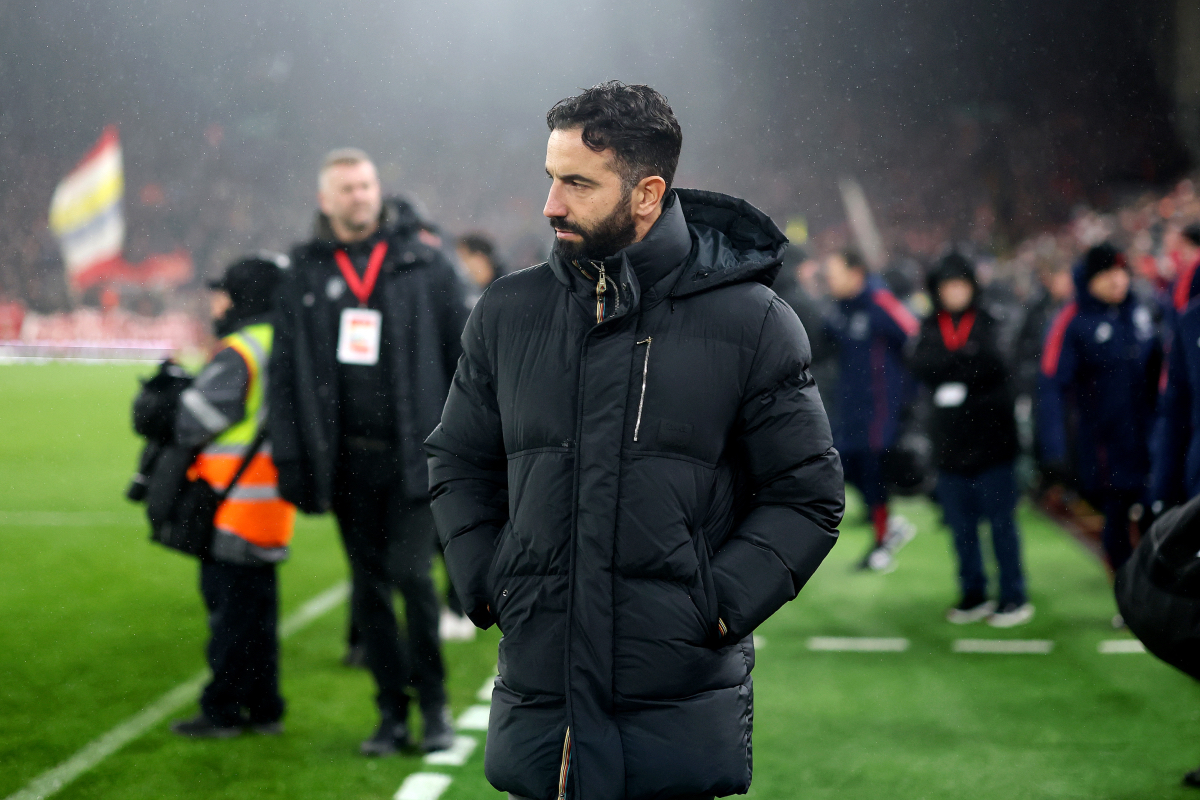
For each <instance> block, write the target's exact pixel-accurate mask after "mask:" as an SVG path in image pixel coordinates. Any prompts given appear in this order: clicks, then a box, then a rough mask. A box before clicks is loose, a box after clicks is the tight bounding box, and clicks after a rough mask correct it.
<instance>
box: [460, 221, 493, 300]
mask: <svg viewBox="0 0 1200 800" xmlns="http://www.w3.org/2000/svg"><path fill="white" fill-rule="evenodd" d="M455 251H456V253H457V255H458V262H459V263H460V264H462V266H463V270H464V271H465V272H466V274H467V279H468V281H469V286H468V291H467V302H468V304H469V305H471V306H474V305H475V301H477V300H478V299H479V296H480V295H481V294H483V290H484V289H486V288H487V287H488V286H490V285H491V283H492V281H494V280H496V278H498V277H500V274H501V272H502V270H501V269H500V266H499V261H498V258H497V255H496V246H495V244H493V243H492V240H491V239H490V238H488V237H487V236H485V235H484V234H482V233H468V234H466V235H465V236H460V237H459V239H458V242H457V244H456V245H455Z"/></svg>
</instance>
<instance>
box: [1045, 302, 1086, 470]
mask: <svg viewBox="0 0 1200 800" xmlns="http://www.w3.org/2000/svg"><path fill="white" fill-rule="evenodd" d="M1057 322H1058V321H1057V320H1056V324H1055V325H1054V326H1051V328H1050V332H1049V333H1048V334H1047V336H1046V344H1045V346H1044V347H1043V348H1042V373H1041V375H1039V376H1038V419H1037V425H1038V435H1039V440H1040V442H1041V446H1042V459H1043V461H1045V462H1046V463H1047V464H1061V463H1063V462H1065V461H1066V460H1067V423H1066V419H1067V401H1066V390H1067V388H1068V387H1069V386H1070V384H1071V382H1072V381H1073V380H1074V379H1075V370H1076V369H1078V366H1079V353H1078V349H1077V348H1078V345H1077V344H1076V341H1075V337H1074V336H1072V335H1071V329H1072V326H1071V325H1069V324H1068V323H1063V326H1062V328H1061V330H1059V326H1058V324H1057Z"/></svg>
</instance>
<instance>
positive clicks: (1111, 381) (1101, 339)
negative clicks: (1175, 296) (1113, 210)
mask: <svg viewBox="0 0 1200 800" xmlns="http://www.w3.org/2000/svg"><path fill="white" fill-rule="evenodd" d="M1074 279H1075V300H1074V302H1072V303H1069V304H1068V305H1067V306H1066V307H1064V308H1063V309H1062V311H1060V312H1059V313H1058V315H1057V316H1056V317H1055V318H1054V322H1053V324H1051V326H1050V330H1049V332H1048V333H1047V334H1046V343H1045V346H1044V347H1043V349H1042V375H1041V380H1040V389H1039V398H1040V402H1039V413H1038V431H1039V434H1040V442H1041V447H1042V458H1043V461H1044V462H1045V463H1046V464H1047V469H1048V471H1050V472H1051V474H1054V473H1058V474H1062V473H1063V472H1065V471H1066V469H1065V466H1064V465H1065V463H1066V462H1067V459H1068V456H1069V455H1071V454H1070V453H1069V452H1068V446H1067V420H1068V417H1070V418H1073V419H1075V420H1076V421H1077V430H1078V435H1077V437H1076V438H1077V444H1076V447H1075V450H1076V452H1075V453H1074V459H1073V463H1074V464H1075V467H1076V470H1075V471H1076V474H1077V477H1078V482H1079V487H1078V488H1079V491H1080V494H1082V495H1083V497H1084V498H1085V499H1086V500H1087V501H1088V502H1089V503H1091V504H1092V505H1093V506H1095V507H1096V508H1097V509H1098V510H1100V511H1101V513H1103V515H1104V531H1103V545H1104V552H1105V554H1106V556H1107V558H1108V563H1109V566H1110V567H1111V568H1112V569H1113V570H1116V569H1119V568H1120V566H1121V565H1122V564H1124V563H1125V560H1126V559H1128V558H1129V554H1130V552H1131V550H1132V546H1131V543H1130V537H1129V512H1130V509H1131V508H1132V507H1133V505H1134V504H1135V503H1139V502H1141V501H1142V500H1143V499H1144V495H1145V493H1146V488H1147V487H1146V483H1147V477H1148V474H1149V472H1150V453H1149V448H1148V442H1149V437H1150V428H1151V424H1152V421H1153V417H1154V409H1155V403H1156V399H1157V396H1158V383H1159V377H1160V371H1161V368H1162V344H1161V341H1160V339H1159V336H1158V330H1157V328H1156V326H1155V324H1154V319H1153V316H1152V314H1151V312H1150V310H1149V309H1148V308H1146V307H1145V306H1144V305H1142V304H1140V303H1139V302H1138V301H1137V300H1136V299H1135V298H1134V296H1133V295H1132V293H1131V292H1130V291H1129V284H1130V272H1129V266H1128V263H1127V261H1126V258H1125V255H1124V254H1123V253H1121V252H1120V251H1119V250H1117V249H1116V248H1115V247H1113V246H1112V245H1111V244H1109V243H1104V244H1101V245H1097V246H1096V247H1093V248H1091V249H1090V250H1088V252H1087V253H1086V254H1085V255H1084V257H1083V259H1082V260H1080V262H1079V263H1078V264H1077V265H1076V267H1075V270H1074Z"/></svg>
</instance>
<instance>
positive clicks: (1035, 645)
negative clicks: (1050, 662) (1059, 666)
mask: <svg viewBox="0 0 1200 800" xmlns="http://www.w3.org/2000/svg"><path fill="white" fill-rule="evenodd" d="M952 649H953V651H954V652H955V653H1000V654H1006V655H1007V654H1025V655H1039V656H1044V655H1046V654H1048V653H1049V652H1050V651H1051V650H1053V649H1054V642H1052V641H1050V640H1049V639H955V640H954V646H953V648H952Z"/></svg>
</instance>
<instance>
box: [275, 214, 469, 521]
mask: <svg viewBox="0 0 1200 800" xmlns="http://www.w3.org/2000/svg"><path fill="white" fill-rule="evenodd" d="M316 228H317V229H316V235H315V236H314V238H313V239H312V240H310V241H308V242H306V243H304V244H301V245H299V246H297V247H296V248H295V249H294V250H293V251H292V268H291V269H289V270H288V271H287V273H286V274H285V277H284V278H283V280H282V281H281V284H280V288H279V293H278V298H277V300H278V314H277V322H276V328H275V347H274V351H273V353H272V356H271V373H270V392H271V446H272V448H273V455H274V459H275V464H276V466H278V468H279V491H280V494H281V495H282V496H283V498H284V499H285V500H287V501H289V502H291V503H294V504H295V505H296V506H297V507H299V508H300V509H301V510H303V511H305V512H309V513H313V512H323V511H327V510H328V509H329V507H330V504H331V501H332V493H333V475H334V471H335V469H336V468H337V457H338V453H339V451H340V450H342V449H343V448H344V447H345V446H346V444H347V442H346V441H345V440H346V438H348V437H351V436H353V437H356V438H358V439H373V440H378V441H381V442H383V443H385V445H386V447H387V448H388V450H387V451H388V452H389V453H390V454H393V455H394V456H395V467H396V468H398V472H399V479H400V481H401V482H402V483H403V489H404V492H405V494H406V495H407V496H408V497H409V498H410V499H412V500H414V501H419V500H425V499H426V498H428V483H427V480H426V476H427V472H426V467H425V458H424V452H423V450H422V442H423V441H424V439H425V437H426V436H428V435H429V432H430V431H432V430H433V428H434V426H435V425H437V420H438V417H439V415H440V414H441V410H442V404H443V403H444V402H445V398H446V392H447V390H448V389H449V386H450V378H451V376H452V375H453V374H454V367H455V364H456V363H457V361H458V355H459V353H460V344H459V336H460V334H461V333H462V329H463V325H464V324H465V322H466V316H467V307H466V302H465V294H464V290H463V286H462V284H461V283H460V281H459V279H458V276H457V273H456V272H455V270H454V267H453V265H452V264H451V263H450V261H449V260H448V259H447V258H446V256H445V255H444V254H443V253H442V251H441V249H440V248H439V247H438V246H437V242H436V241H435V240H433V239H430V237H429V236H428V234H425V233H423V231H424V226H423V225H422V223H421V220H420V219H419V218H418V216H417V215H416V213H415V212H414V211H413V209H412V207H411V206H409V205H408V204H407V203H404V202H403V201H399V200H395V199H390V200H388V201H386V202H385V203H384V207H383V210H382V211H381V215H380V225H379V230H378V231H377V232H376V233H375V234H374V235H372V236H371V237H369V238H368V239H366V240H365V241H363V242H359V243H357V244H354V245H349V246H346V247H345V249H346V250H347V252H348V255H349V256H350V258H351V261H352V262H355V267H356V269H357V270H358V272H359V275H360V276H361V275H362V274H363V270H364V267H365V263H366V260H367V257H368V255H369V253H370V251H371V250H372V248H373V247H374V246H375V244H376V243H377V242H379V241H386V242H387V244H388V249H387V254H386V258H385V260H384V262H383V266H382V269H381V271H380V275H379V278H378V281H377V283H376V286H375V289H374V291H373V292H372V293H371V296H370V299H369V300H368V306H369V307H371V308H374V309H376V310H378V311H380V312H381V313H382V315H383V326H382V327H383V332H382V341H381V348H380V357H379V359H380V363H379V364H378V365H376V366H374V367H354V366H350V365H346V364H340V363H338V361H337V357H336V356H337V339H338V324H339V318H340V314H341V312H342V310H343V309H344V308H347V307H349V306H353V305H357V302H358V301H357V299H356V298H355V297H354V296H353V293H352V292H351V291H350V289H349V288H348V287H347V285H346V281H345V279H344V278H343V277H342V275H341V272H340V271H339V269H338V267H337V264H336V262H335V260H334V251H335V250H337V249H339V248H341V247H343V245H342V244H341V243H339V242H338V241H337V240H336V239H335V237H334V235H333V232H332V230H331V229H330V227H329V220H328V219H327V218H325V216H324V215H318V217H317V226H316ZM348 428H349V429H348Z"/></svg>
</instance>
